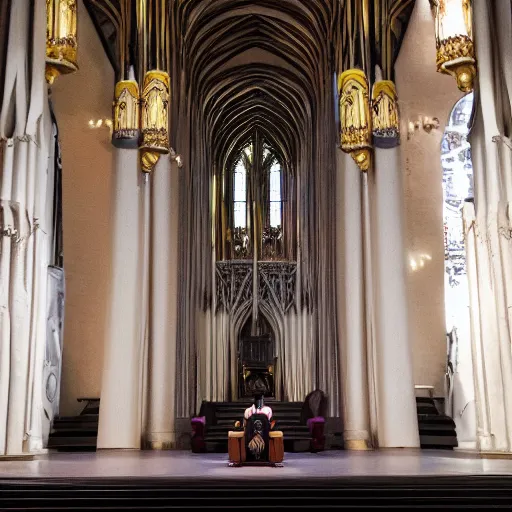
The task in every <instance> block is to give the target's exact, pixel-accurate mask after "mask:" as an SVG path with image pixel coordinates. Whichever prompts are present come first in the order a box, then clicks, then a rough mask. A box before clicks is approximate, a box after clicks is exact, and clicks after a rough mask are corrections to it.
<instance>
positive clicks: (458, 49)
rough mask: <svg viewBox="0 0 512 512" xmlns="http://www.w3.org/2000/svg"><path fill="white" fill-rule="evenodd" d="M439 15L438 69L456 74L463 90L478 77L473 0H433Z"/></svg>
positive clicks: (468, 88) (470, 87)
mask: <svg viewBox="0 0 512 512" xmlns="http://www.w3.org/2000/svg"><path fill="white" fill-rule="evenodd" d="M431 2H432V5H433V8H434V13H435V19H436V45H437V58H436V61H437V70H438V71H439V72H440V73H444V74H448V75H452V76H453V77H455V79H456V80H457V85H458V87H459V89H460V90H461V91H463V92H470V91H472V90H473V82H474V80H475V77H476V58H475V47H474V44H473V14H472V12H473V11H472V6H471V1H470V0H431Z"/></svg>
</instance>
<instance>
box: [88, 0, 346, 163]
mask: <svg viewBox="0 0 512 512" xmlns="http://www.w3.org/2000/svg"><path fill="white" fill-rule="evenodd" d="M86 4H87V5H88V7H89V11H90V13H91V14H92V16H93V19H94V20H95V23H96V26H97V27H98V28H99V29H100V32H101V34H102V40H103V41H104V44H105V48H106V49H107V51H108V52H109V54H110V56H111V59H112V61H113V62H114V63H115V62H116V48H117V47H116V46H115V44H109V40H110V41H111V42H112V43H113V36H112V33H113V30H112V26H113V25H114V24H115V14H114V15H112V13H115V11H116V10H117V8H116V2H115V1H114V0H112V1H109V2H98V1H95V0H88V1H87V0H86ZM100 4H103V5H102V6H101V8H99V5H100ZM338 4H339V2H338V0H308V1H307V2H305V1H298V0H279V2H276V1H275V0H252V1H251V0H215V1H211V0H175V1H174V2H171V3H170V12H169V16H170V32H171V33H170V34H169V36H170V45H171V47H172V51H171V53H172V63H171V64H170V68H171V69H170V70H169V71H170V74H171V77H172V79H173V83H174V84H175V85H174V89H177V90H173V91H172V94H173V96H174V98H173V101H175V100H176V96H183V95H184V94H186V95H187V98H188V101H189V102H190V107H191V109H192V111H195V113H196V115H197V116H199V118H200V119H201V122H202V123H204V127H205V131H206V134H207V139H208V144H209V145H210V146H211V148H212V149H213V154H212V158H213V160H214V161H215V162H217V163H219V165H222V164H223V162H225V160H226V159H227V158H228V157H229V155H230V154H232V153H233V152H236V151H238V150H239V149H241V148H242V147H244V146H245V145H246V144H247V143H248V141H249V140H250V139H251V138H252V137H253V136H254V134H255V132H256V131H257V132H258V133H259V134H260V135H261V137H262V138H264V139H265V140H266V141H267V142H268V143H269V144H271V145H272V147H274V149H275V150H276V151H277V152H278V153H279V154H280V156H281V158H282V160H283V161H286V162H290V161H293V160H295V159H296V157H297V155H298V153H299V152H300V147H301V145H303V144H304V142H305V141H306V140H308V138H311V136H312V131H313V126H312V123H314V122H315V119H316V115H315V113H316V111H317V109H318V106H319V103H320V102H321V101H323V100H322V92H323V89H324V88H325V84H326V82H327V81H329V83H330V82H332V74H330V69H331V70H332V64H333V51H332V50H333V48H332V40H333V33H334V20H335V19H336V15H337V9H338ZM112 18H114V22H113V20H112ZM107 27H109V28H107ZM173 75H174V77H173ZM179 101H184V99H183V97H181V98H180V99H179Z"/></svg>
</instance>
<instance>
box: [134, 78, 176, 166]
mask: <svg viewBox="0 0 512 512" xmlns="http://www.w3.org/2000/svg"><path fill="white" fill-rule="evenodd" d="M169 84H170V79H169V75H168V74H167V73H166V72H165V71H160V70H153V71H148V72H147V73H146V75H145V77H144V87H143V90H142V99H141V131H142V143H141V146H140V150H141V163H142V170H143V171H144V172H151V171H152V170H153V169H154V167H155V165H156V163H157V162H158V159H159V157H160V155H161V154H166V153H169V125H168V123H169V120H168V118H169V116H168V111H169Z"/></svg>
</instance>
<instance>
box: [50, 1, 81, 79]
mask: <svg viewBox="0 0 512 512" xmlns="http://www.w3.org/2000/svg"><path fill="white" fill-rule="evenodd" d="M76 53H77V33H76V0H46V80H47V82H48V83H49V84H50V85H51V84H52V83H53V81H54V80H55V78H56V77H58V76H59V75H64V74H67V73H74V72H75V71H76V70H77V69H78V65H77V60H76Z"/></svg>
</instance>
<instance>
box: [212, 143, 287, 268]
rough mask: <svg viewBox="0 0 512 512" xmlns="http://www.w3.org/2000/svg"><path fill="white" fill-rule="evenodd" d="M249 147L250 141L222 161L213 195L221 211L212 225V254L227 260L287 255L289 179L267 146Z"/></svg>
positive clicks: (281, 257)
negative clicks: (219, 182)
mask: <svg viewBox="0 0 512 512" xmlns="http://www.w3.org/2000/svg"><path fill="white" fill-rule="evenodd" d="M254 147H256V145H255V144H254V143H251V144H249V145H248V146H246V147H245V148H244V149H242V150H240V151H239V153H238V154H237V155H235V156H234V157H233V158H232V159H230V160H228V161H231V162H234V163H233V164H231V165H230V164H228V167H227V169H226V171H225V173H224V179H223V180H222V182H223V191H222V193H218V195H217V197H222V198H223V200H222V201H223V208H222V211H223V212H225V214H222V219H220V220H219V223H218V224H217V225H218V226H219V228H220V229H219V232H218V233H219V237H218V239H217V246H218V248H219V250H218V251H217V254H218V255H219V257H220V258H221V259H232V260H247V259H252V258H253V257H254V256H257V258H258V259H259V260H263V261H274V260H292V259H293V247H292V246H293V245H294V243H293V240H294V230H293V225H294V221H293V217H294V214H295V213H294V212H295V210H292V209H290V208H289V207H290V205H287V201H286V199H285V191H287V190H288V189H289V187H293V184H292V182H293V178H292V177H291V176H289V175H288V174H287V173H286V172H285V171H284V169H283V166H282V163H281V160H280V157H279V155H278V153H277V152H276V151H275V150H274V149H273V148H272V146H270V145H269V144H267V143H265V142H264V143H263V144H260V145H259V150H256V151H255V150H254ZM286 233H290V240H291V241H289V240H288V241H287V240H286V238H285V235H286ZM255 241H257V244H256V243H254V242H255ZM254 247H257V254H256V255H255V254H254Z"/></svg>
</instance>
